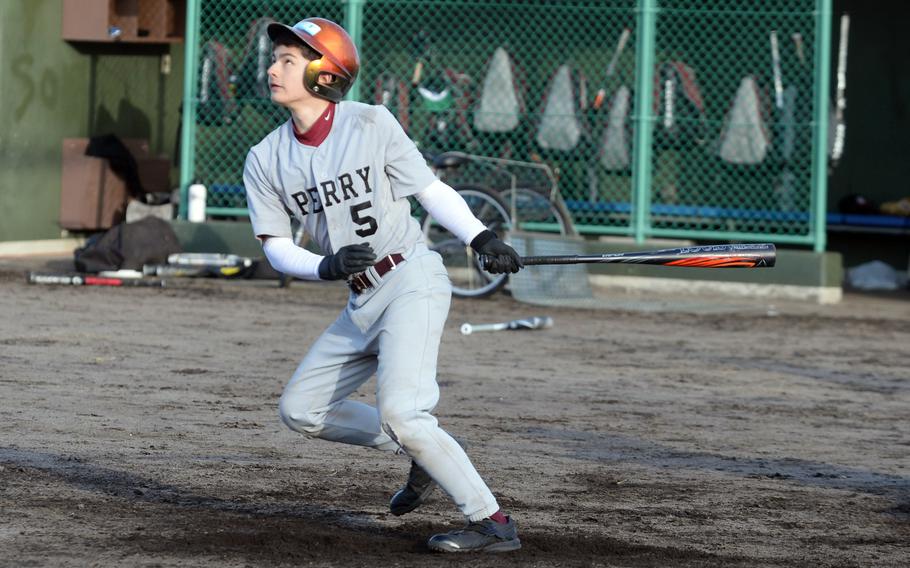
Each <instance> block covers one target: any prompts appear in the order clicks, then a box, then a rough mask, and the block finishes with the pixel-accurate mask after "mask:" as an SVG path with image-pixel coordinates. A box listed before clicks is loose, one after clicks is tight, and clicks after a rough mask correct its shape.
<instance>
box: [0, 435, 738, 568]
mask: <svg viewBox="0 0 910 568" xmlns="http://www.w3.org/2000/svg"><path fill="white" fill-rule="evenodd" d="M0 464H3V465H4V474H3V476H4V477H7V478H8V479H9V478H10V476H13V477H14V478H18V479H16V481H17V482H18V483H23V482H26V483H33V484H41V485H45V486H47V485H54V484H60V483H63V484H67V485H69V486H71V487H75V488H77V489H80V490H83V491H88V492H92V493H95V494H100V495H102V496H107V497H109V498H108V499H102V500H101V501H100V502H99V501H97V500H94V501H92V502H90V503H89V504H85V503H83V502H80V503H81V504H77V503H76V502H75V500H73V499H70V500H67V499H58V500H55V501H54V502H53V505H52V506H53V507H55V508H59V509H62V510H75V509H76V508H78V510H79V515H80V517H81V519H82V521H81V522H83V523H85V522H89V523H90V522H91V519H92V518H95V519H109V518H117V519H124V521H123V522H119V523H118V527H121V528H119V529H118V530H117V532H116V533H115V534H108V535H106V538H107V541H105V542H103V546H104V547H105V549H106V550H117V551H118V552H119V553H121V554H142V555H146V556H152V557H167V558H175V557H176V558H183V559H187V560H189V559H194V560H196V561H199V560H203V559H206V560H208V559H213V558H217V559H225V560H226V559H230V560H232V561H233V562H236V561H237V560H238V559H239V560H242V561H244V562H248V563H250V564H252V565H257V566H269V565H279V564H288V563H293V564H297V565H305V564H319V565H321V566H357V567H361V566H362V567H369V568H375V567H377V566H392V565H395V566H401V565H413V566H448V565H455V564H457V565H459V566H461V565H463V564H464V563H465V561H466V560H467V559H466V558H464V557H463V556H460V555H440V554H434V553H431V552H429V551H428V550H427V548H426V546H425V544H424V542H425V540H424V539H425V538H427V537H428V536H429V535H431V534H433V533H434V532H442V531H445V530H450V528H457V527H441V526H439V525H436V524H433V523H428V522H415V523H407V524H403V525H397V526H387V525H385V524H383V523H382V522H379V521H377V520H374V519H372V518H370V516H369V515H368V514H365V513H363V512H356V511H348V510H344V509H331V508H327V507H322V506H315V505H310V504H306V503H300V502H291V501H287V500H286V501H284V502H280V501H279V502H273V503H264V502H243V501H231V500H227V499H221V498H217V497H211V496H206V495H199V494H195V493H193V492H192V491H187V490H186V489H183V488H180V487H178V486H176V485H172V484H168V483H163V482H160V481H156V480H154V479H152V478H150V477H146V476H142V475H139V474H138V473H134V472H128V471H117V470H114V469H110V468H106V467H101V466H98V465H94V464H92V463H89V462H87V461H85V460H83V459H80V458H74V457H65V456H57V455H53V454H48V453H43V452H38V451H31V450H24V449H18V448H0ZM288 498H289V499H292V498H293V497H291V496H288ZM44 506H48V504H47V503H45V505H44ZM526 527H527V525H526ZM520 534H521V538H522V542H523V548H522V550H520V551H518V552H516V553H512V554H508V555H505V556H500V555H496V556H493V555H478V556H473V557H471V559H470V565H471V566H502V565H510V566H604V565H622V566H670V565H672V566H712V567H713V566H718V567H719V566H748V565H750V562H754V559H751V561H750V560H749V559H744V558H738V557H730V556H717V555H712V554H709V553H703V552H698V551H691V550H684V549H677V548H669V547H657V546H647V545H642V544H633V543H627V542H622V541H620V540H616V539H610V538H605V537H599V536H585V535H580V534H579V533H577V532H573V531H571V529H570V528H568V527H567V528H566V530H565V532H564V533H555V532H550V531H547V532H544V531H540V530H535V529H534V528H533V527H527V528H525V529H523V530H522V531H521V533H520Z"/></svg>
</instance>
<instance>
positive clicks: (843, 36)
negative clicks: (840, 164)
mask: <svg viewBox="0 0 910 568" xmlns="http://www.w3.org/2000/svg"><path fill="white" fill-rule="evenodd" d="M849 34H850V15H849V14H843V15H842V16H841V18H840V40H839V41H838V46H837V97H836V99H835V100H836V103H835V105H836V106H835V110H834V120H835V122H834V143H833V147H832V149H831V161H832V162H833V163H835V164H836V163H837V161H838V160H840V158H841V155H843V153H844V141H845V139H846V137H847V124H846V122H845V120H844V112H845V111H846V110H847V95H846V91H847V40H848V36H849Z"/></svg>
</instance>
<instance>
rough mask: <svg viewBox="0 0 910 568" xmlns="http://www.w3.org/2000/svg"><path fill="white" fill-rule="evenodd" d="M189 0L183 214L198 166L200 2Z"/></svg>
mask: <svg viewBox="0 0 910 568" xmlns="http://www.w3.org/2000/svg"><path fill="white" fill-rule="evenodd" d="M201 1H202V0H187V2H186V34H185V35H186V37H185V38H184V40H183V46H184V47H183V49H184V52H183V112H182V115H181V117H180V218H181V219H186V218H187V204H188V203H189V195H188V192H189V187H190V184H191V183H192V182H193V174H194V173H195V170H196V164H195V159H196V67H197V60H198V59H199V57H198V53H197V49H198V47H199V3H200V2H201Z"/></svg>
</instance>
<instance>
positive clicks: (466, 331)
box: [461, 323, 473, 335]
mask: <svg viewBox="0 0 910 568" xmlns="http://www.w3.org/2000/svg"><path fill="white" fill-rule="evenodd" d="M471 331H473V330H472V329H471V324H469V323H463V324H461V334H462V335H471Z"/></svg>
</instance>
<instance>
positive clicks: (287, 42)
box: [272, 36, 322, 61]
mask: <svg viewBox="0 0 910 568" xmlns="http://www.w3.org/2000/svg"><path fill="white" fill-rule="evenodd" d="M272 45H273V47H277V46H279V45H283V46H285V47H296V48H298V49H300V51H301V54H302V55H303V57H304V59H307V60H309V61H316V60H317V59H321V58H322V54H321V53H319V52H318V51H316V50H315V49H313V48H312V47H310V46H308V45H307V44H305V43H303V42H302V41H298V40H296V39H295V38H292V37H290V36H284V37H280V38H278V39H276V40H275V41H274V42H273V44H272Z"/></svg>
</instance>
